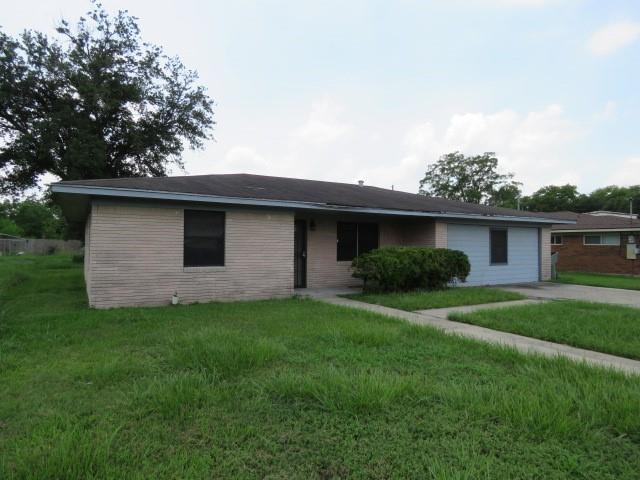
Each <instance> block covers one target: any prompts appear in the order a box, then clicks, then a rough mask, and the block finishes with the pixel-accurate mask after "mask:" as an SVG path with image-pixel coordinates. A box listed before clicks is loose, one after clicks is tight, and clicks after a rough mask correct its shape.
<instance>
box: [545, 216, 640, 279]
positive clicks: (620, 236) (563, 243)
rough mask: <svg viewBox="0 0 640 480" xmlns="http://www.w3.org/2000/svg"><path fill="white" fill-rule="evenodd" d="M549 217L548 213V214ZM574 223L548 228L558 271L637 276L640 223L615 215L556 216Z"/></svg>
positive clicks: (639, 272) (639, 262)
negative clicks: (555, 254) (556, 257)
mask: <svg viewBox="0 0 640 480" xmlns="http://www.w3.org/2000/svg"><path fill="white" fill-rule="evenodd" d="M549 215H551V214H549ZM557 216H558V217H559V218H563V219H565V220H567V219H568V220H571V219H573V220H575V222H576V223H575V224H573V225H567V224H557V225H553V226H552V227H551V229H552V231H551V233H552V235H551V251H552V252H553V253H558V270H559V271H565V272H570V271H574V272H597V273H619V274H627V275H640V260H638V255H637V254H636V250H637V247H638V246H640V220H638V218H637V217H636V216H630V215H629V214H623V213H615V212H591V213H583V214H575V213H571V212H563V213H560V214H557Z"/></svg>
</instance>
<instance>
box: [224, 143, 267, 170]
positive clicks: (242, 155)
mask: <svg viewBox="0 0 640 480" xmlns="http://www.w3.org/2000/svg"><path fill="white" fill-rule="evenodd" d="M223 165H224V166H223V168H225V167H227V168H231V170H233V171H234V172H244V173H251V172H254V171H256V170H263V169H265V168H268V167H269V162H268V161H267V160H266V159H265V158H264V157H263V156H262V155H260V154H259V153H258V152H256V151H255V149H253V148H252V147H247V146H243V145H237V146H234V147H231V148H230V149H229V150H228V151H227V153H226V155H225V156H224V161H223Z"/></svg>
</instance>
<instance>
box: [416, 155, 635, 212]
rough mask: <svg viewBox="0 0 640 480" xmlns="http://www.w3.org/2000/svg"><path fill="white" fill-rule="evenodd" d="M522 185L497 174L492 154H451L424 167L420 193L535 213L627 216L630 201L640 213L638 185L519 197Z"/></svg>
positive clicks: (566, 188) (557, 188)
mask: <svg viewBox="0 0 640 480" xmlns="http://www.w3.org/2000/svg"><path fill="white" fill-rule="evenodd" d="M521 185H522V183H520V182H517V181H515V180H514V175H513V173H500V172H499V170H498V158H497V157H496V155H495V153H493V152H485V153H483V154H482V155H474V156H465V155H464V154H462V153H460V152H452V153H447V154H445V155H442V156H441V157H440V158H439V159H438V160H437V161H436V162H435V163H432V164H430V165H429V166H428V167H427V170H426V172H425V175H424V177H423V179H422V180H421V181H420V187H419V193H421V194H423V195H431V196H436V197H443V198H448V199H451V200H459V201H462V202H468V203H478V204H481V205H491V206H497V207H506V208H520V209H522V210H530V211H535V212H560V211H572V212H578V213H583V212H591V211H594V210H610V211H615V212H628V211H629V201H630V200H631V201H632V204H633V211H634V212H636V213H638V211H639V210H640V185H633V186H630V187H619V186H617V185H610V186H607V187H603V188H599V189H597V190H594V191H593V192H591V193H589V194H584V193H580V192H578V187H577V186H575V185H569V184H567V185H547V186H545V187H542V188H540V189H538V190H537V191H535V192H534V193H532V194H531V195H525V196H522V191H521V189H520V187H521Z"/></svg>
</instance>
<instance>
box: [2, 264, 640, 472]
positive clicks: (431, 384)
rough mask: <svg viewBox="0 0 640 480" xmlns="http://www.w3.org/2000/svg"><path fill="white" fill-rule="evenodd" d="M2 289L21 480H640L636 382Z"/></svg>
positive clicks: (257, 314) (339, 317)
mask: <svg viewBox="0 0 640 480" xmlns="http://www.w3.org/2000/svg"><path fill="white" fill-rule="evenodd" d="M69 265H71V268H68V267H69ZM16 271H22V272H23V273H24V275H23V276H22V277H21V279H20V281H19V282H9V281H8V280H7V278H6V277H7V276H10V275H13V272H16ZM10 283H11V285H10V286H9V284H10ZM0 285H4V286H3V287H1V288H2V290H0V478H3V479H4V478H8V479H12V478H34V479H35V478H38V479H40V478H45V479H46V478H51V479H53V478H55V479H59V478H473V479H475V478H515V479H517V478H526V479H530V478H567V477H575V478H598V479H613V478H622V479H634V478H637V472H638V471H640V438H639V432H640V415H639V414H638V412H640V403H639V402H640V380H639V379H638V378H637V377H632V376H626V375H623V374H620V373H616V372H610V371H606V370H602V369H596V368H590V367H587V366H585V365H579V364H576V363H572V362H570V361H568V360H562V359H558V360H553V359H548V358H539V357H535V356H524V355H522V354H520V353H517V352H515V351H513V350H509V349H504V348H497V347H493V346H489V345H486V344H482V343H477V342H473V341H471V340H464V339H461V338H455V337H449V336H446V335H444V334H442V333H440V332H438V331H436V330H433V329H429V328H423V327H417V326H412V325H408V324H405V323H403V322H401V321H397V320H394V319H391V318H387V317H382V316H378V315H375V314H372V313H369V312H365V311H356V310H351V309H343V308H339V307H335V306H331V305H327V304H321V303H318V302H314V301H310V300H302V299H291V300H277V301H276V300H274V301H262V302H239V303H229V304H216V303H212V304H207V305H191V306H181V307H178V308H168V307H167V308H148V309H143V308H130V309H115V310H108V311H96V310H89V309H88V308H87V307H86V301H85V298H84V293H83V285H82V278H81V270H80V268H79V267H78V266H76V265H74V264H73V263H72V262H71V260H70V259H69V258H64V257H59V256H50V257H44V258H12V259H7V258H3V259H0Z"/></svg>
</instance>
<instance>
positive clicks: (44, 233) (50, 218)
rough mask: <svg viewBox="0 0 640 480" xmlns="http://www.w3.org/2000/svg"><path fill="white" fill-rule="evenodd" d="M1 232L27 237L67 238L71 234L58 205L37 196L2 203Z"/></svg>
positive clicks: (0, 210) (0, 207) (0, 205)
mask: <svg viewBox="0 0 640 480" xmlns="http://www.w3.org/2000/svg"><path fill="white" fill-rule="evenodd" d="M0 233H4V234H7V235H13V236H16V237H26V238H67V237H68V236H69V234H70V232H69V230H68V227H67V223H66V221H65V219H64V217H63V216H62V214H61V212H60V210H59V209H58V207H56V206H55V205H52V204H51V203H50V202H49V201H48V200H47V199H46V198H42V199H39V198H36V197H28V198H25V199H23V200H5V201H4V202H2V203H0Z"/></svg>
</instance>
